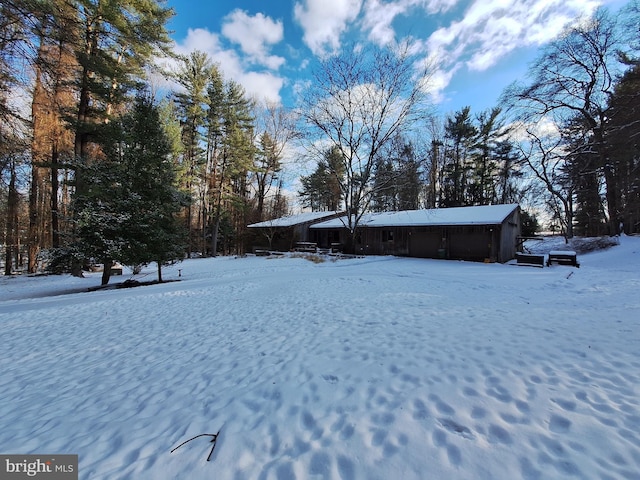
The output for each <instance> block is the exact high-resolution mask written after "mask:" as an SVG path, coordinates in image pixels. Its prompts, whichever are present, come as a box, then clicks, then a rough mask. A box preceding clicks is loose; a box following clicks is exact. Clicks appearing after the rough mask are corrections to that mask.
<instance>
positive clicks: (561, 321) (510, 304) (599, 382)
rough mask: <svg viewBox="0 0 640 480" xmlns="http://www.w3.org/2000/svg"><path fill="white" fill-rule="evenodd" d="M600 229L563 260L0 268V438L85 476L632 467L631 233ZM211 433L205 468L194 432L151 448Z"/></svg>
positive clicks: (500, 472) (606, 473) (636, 286)
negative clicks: (130, 284) (600, 235)
mask: <svg viewBox="0 0 640 480" xmlns="http://www.w3.org/2000/svg"><path fill="white" fill-rule="evenodd" d="M620 243H621V244H620V245H619V246H616V247H613V248H611V249H608V250H605V251H600V252H596V253H590V254H587V255H580V256H579V260H580V263H581V267H580V268H579V269H576V268H573V267H566V266H553V267H550V268H533V267H517V266H513V265H500V264H478V263H466V262H451V261H438V260H423V259H411V258H394V257H368V258H359V259H351V260H339V261H326V262H324V263H313V262H310V261H307V260H304V259H301V258H288V257H285V258H282V257H280V258H272V257H247V258H239V259H236V258H216V259H198V260H189V261H186V262H184V263H181V264H179V265H176V266H174V267H170V268H168V269H167V270H166V271H165V278H167V279H172V278H173V279H177V278H178V269H181V271H182V272H181V273H182V276H181V277H180V282H172V283H166V284H161V285H153V286H146V287H140V288H134V289H119V290H103V291H96V292H91V293H89V292H87V291H86V290H87V288H88V287H91V286H95V285H97V284H99V281H100V274H92V275H90V276H88V277H87V278H85V279H77V278H72V277H69V276H59V277H53V276H51V277H36V278H27V277H20V278H1V279H0V366H1V367H0V427H1V428H0V452H2V453H75V454H79V458H80V478H81V479H87V480H88V479H91V480H95V479H132V480H134V479H135V480H138V479H174V478H179V479H212V478H215V479H282V480H290V479H307V478H321V479H342V480H353V479H367V480H369V479H474V480H477V479H509V480H511V479H518V478H522V479H537V478H539V479H549V478H580V479H638V478H640V315H639V313H640V237H623V238H622V239H621V242H620ZM148 271H149V277H147V278H143V280H145V279H150V278H151V277H152V276H153V275H154V268H153V266H151V267H150V268H149V270H148ZM125 278H127V277H126V276H125V277H122V278H121V279H125ZM121 279H120V278H114V279H112V281H121ZM218 431H220V434H219V437H218V441H217V444H216V447H215V450H214V453H213V455H212V458H211V461H210V462H207V461H206V458H207V455H208V454H209V451H210V449H211V446H212V444H211V443H210V440H211V437H200V438H197V439H195V440H193V441H191V442H189V443H187V444H186V445H184V446H183V447H181V448H179V449H178V450H176V451H175V452H173V453H170V451H171V449H173V448H174V447H176V446H177V445H179V444H180V443H181V442H183V441H185V440H188V439H189V438H191V437H194V436H196V435H198V434H202V433H209V434H214V433H216V432H218Z"/></svg>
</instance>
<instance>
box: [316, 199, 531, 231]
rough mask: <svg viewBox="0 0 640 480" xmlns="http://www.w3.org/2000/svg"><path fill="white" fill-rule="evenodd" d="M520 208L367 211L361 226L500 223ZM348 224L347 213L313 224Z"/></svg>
mask: <svg viewBox="0 0 640 480" xmlns="http://www.w3.org/2000/svg"><path fill="white" fill-rule="evenodd" d="M516 208H518V205H517V204H507V205H484V206H477V207H451V208H435V209H431V210H403V211H400V212H382V213H365V214H364V215H363V216H362V219H361V220H360V223H359V225H360V226H361V227H398V226H403V227H417V226H445V225H499V224H501V223H502V222H503V221H504V220H505V219H506V218H507V217H508V216H509V215H511V213H512V212H513V211H514V210H515V209H516ZM345 224H346V217H344V216H343V217H340V218H334V219H332V220H328V221H325V222H321V223H316V224H314V225H311V227H310V228H341V227H344V226H345Z"/></svg>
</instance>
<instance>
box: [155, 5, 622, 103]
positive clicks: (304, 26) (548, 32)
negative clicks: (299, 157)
mask: <svg viewBox="0 0 640 480" xmlns="http://www.w3.org/2000/svg"><path fill="white" fill-rule="evenodd" d="M623 3H624V2H623V1H621V0H463V1H456V0H234V1H231V0H168V5H169V6H171V7H173V8H174V10H175V12H176V16H175V17H174V18H173V19H172V21H171V23H170V24H169V28H170V29H171V30H172V31H173V34H172V36H173V39H174V40H175V42H176V49H177V50H178V51H179V52H182V53H187V52H189V51H191V50H194V49H198V50H202V51H205V52H207V53H209V55H210V56H211V58H212V59H213V60H214V61H216V62H217V63H218V64H219V65H220V68H221V70H222V72H223V73H224V76H225V78H226V79H232V80H234V81H236V82H238V83H240V84H241V85H243V86H244V88H245V90H246V91H247V93H248V94H250V95H255V96H256V97H262V98H265V99H267V100H270V101H277V102H281V103H283V104H284V105H286V106H293V103H294V99H295V92H296V91H297V90H298V89H299V88H300V86H301V85H303V84H304V82H305V81H307V80H308V79H309V75H310V73H311V69H312V68H313V64H314V61H315V60H316V59H317V58H318V57H320V56H322V55H326V54H328V53H331V52H335V51H338V50H339V49H340V48H342V47H344V46H346V45H353V43H354V42H363V43H368V42H370V43H377V44H380V45H384V44H389V43H391V42H398V41H404V40H409V41H410V42H411V43H412V45H413V47H414V48H415V49H416V52H418V54H419V55H418V56H419V57H421V58H423V59H427V58H430V59H433V60H434V64H435V65H436V66H437V70H436V72H435V75H434V77H433V81H432V84H431V85H432V94H433V98H434V102H436V104H437V108H438V110H439V111H440V112H441V113H442V114H447V113H451V112H453V111H455V110H457V109H459V108H461V107H463V106H465V105H470V106H471V107H472V111H473V112H479V111H481V110H485V109H488V108H491V107H493V106H496V105H497V102H498V97H499V95H500V93H501V91H502V89H503V88H504V87H505V86H506V85H508V84H509V83H511V82H512V81H514V80H516V79H517V78H518V77H522V76H523V75H524V74H525V73H526V71H527V64H528V62H529V61H531V60H532V59H533V58H534V57H535V55H536V52H537V49H538V48H539V47H540V46H541V45H543V44H545V43H546V42H548V41H550V40H552V39H553V38H554V37H556V36H557V35H558V34H559V32H560V31H561V30H562V28H563V27H564V26H565V25H567V24H568V23H570V22H574V21H575V20H576V19H577V18H579V17H580V16H582V15H588V14H590V13H591V12H593V10H594V9H595V8H597V7H598V6H601V5H604V6H607V7H609V8H610V9H611V10H613V11H616V10H617V9H618V8H619V7H620V5H621V4H623Z"/></svg>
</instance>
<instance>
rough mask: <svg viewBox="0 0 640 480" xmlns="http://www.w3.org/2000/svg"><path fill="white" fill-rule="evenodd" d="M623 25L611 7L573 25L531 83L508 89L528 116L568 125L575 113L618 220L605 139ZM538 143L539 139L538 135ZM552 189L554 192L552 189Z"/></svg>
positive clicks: (549, 52) (531, 119) (512, 100)
mask: <svg viewBox="0 0 640 480" xmlns="http://www.w3.org/2000/svg"><path fill="white" fill-rule="evenodd" d="M621 48H622V45H621V43H620V41H619V30H618V29H617V25H616V21H615V19H613V18H612V17H611V16H610V15H609V14H608V12H607V11H606V10H598V11H597V12H596V13H595V14H594V16H593V17H592V18H590V19H583V20H580V21H578V22H576V23H574V24H573V25H571V26H570V27H569V28H568V29H567V30H566V31H565V32H564V33H563V35H561V36H560V37H559V38H558V39H557V40H555V41H554V42H552V43H550V44H549V45H548V46H547V48H546V49H544V51H543V52H542V54H541V55H540V57H539V58H538V60H537V61H536V62H535V63H534V64H533V65H532V67H531V69H530V77H531V78H533V80H532V82H531V83H530V84H529V85H523V84H519V83H515V84H513V85H511V86H510V87H509V88H508V89H507V90H506V91H505V94H504V95H503V97H504V100H505V101H506V102H507V103H508V104H510V105H511V107H515V108H516V109H517V111H518V114H519V117H520V119H521V120H523V121H525V122H531V123H535V122H541V121H549V120H551V121H553V122H554V123H555V124H556V125H557V126H558V127H560V128H561V127H563V126H565V125H567V124H569V123H570V122H572V121H574V120H575V119H576V118H580V119H581V120H582V122H583V124H584V125H585V128H586V132H585V133H587V134H588V135H590V136H591V138H592V142H590V143H589V148H595V150H596V152H595V153H596V155H597V157H598V158H599V169H600V173H601V175H602V176H603V178H604V181H605V186H606V198H607V208H608V215H609V221H610V222H613V223H614V225H612V228H613V230H614V231H615V222H616V219H617V217H618V210H619V203H620V199H619V192H618V191H617V188H616V183H615V176H614V172H613V170H612V165H611V163H610V161H609V155H608V146H607V143H606V140H605V139H606V128H607V116H608V113H607V112H608V104H607V102H608V98H609V95H610V94H611V93H612V91H613V86H614V77H615V73H616V72H615V69H616V67H617V66H618V65H619V63H618V60H619V52H620V50H621ZM532 141H533V143H534V144H535V143H537V141H538V139H537V138H535V137H533V138H532ZM550 193H551V194H552V195H554V193H553V192H552V191H551V190H550Z"/></svg>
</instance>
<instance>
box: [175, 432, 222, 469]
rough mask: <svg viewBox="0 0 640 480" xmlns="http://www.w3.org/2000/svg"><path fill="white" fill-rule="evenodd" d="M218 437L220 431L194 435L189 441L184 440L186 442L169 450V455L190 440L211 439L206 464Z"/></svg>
mask: <svg viewBox="0 0 640 480" xmlns="http://www.w3.org/2000/svg"><path fill="white" fill-rule="evenodd" d="M218 435H220V430H218V433H201V434H200V435H196V436H195V437H193V438H190V439H189V440H186V441H184V442H182V443H181V444H180V445H178V446H177V447H175V448H174V449H173V450H171V452H170V453H173V452H175V451H176V450H177V449H179V448H180V447H182V446H183V445H185V444H187V443H189V442H190V441H191V440H195V439H196V438H200V437H211V443H213V445H212V446H211V451H210V452H209V456H207V462H208V461H209V460H211V455H213V450H214V449H215V448H216V443H217V441H218Z"/></svg>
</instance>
